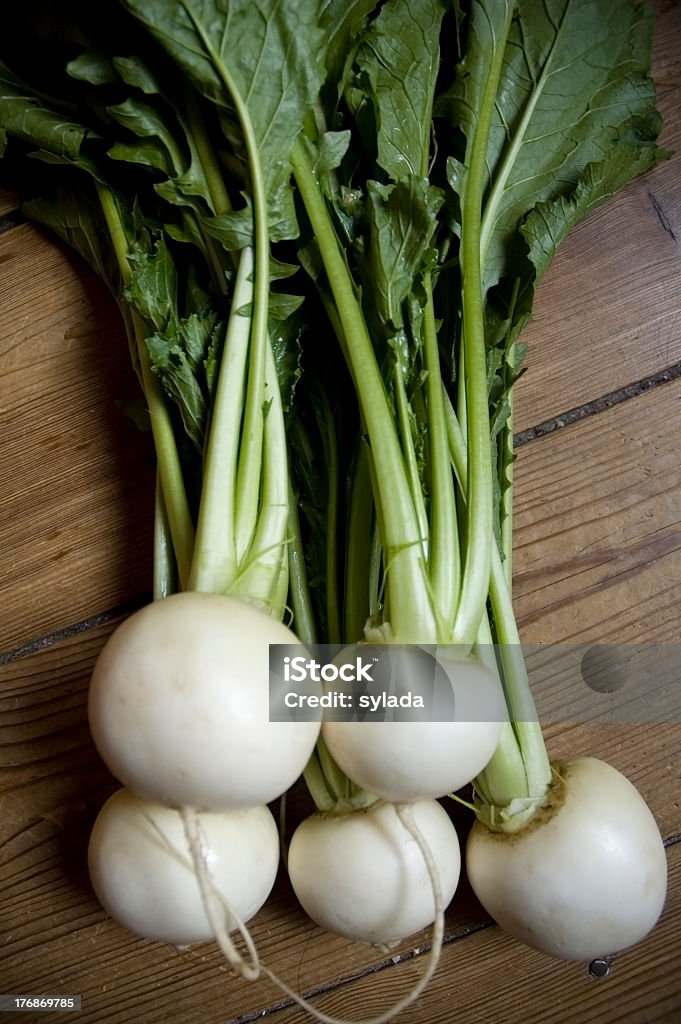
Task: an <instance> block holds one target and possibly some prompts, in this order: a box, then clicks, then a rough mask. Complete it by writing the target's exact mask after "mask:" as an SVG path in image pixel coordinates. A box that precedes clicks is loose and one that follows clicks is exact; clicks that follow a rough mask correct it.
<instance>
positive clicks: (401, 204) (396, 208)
mask: <svg viewBox="0 0 681 1024" xmlns="http://www.w3.org/2000/svg"><path fill="white" fill-rule="evenodd" d="M442 199H443V197H442V193H441V192H440V191H439V190H438V189H436V188H434V187H433V186H432V185H430V184H429V182H428V181H427V180H426V179H425V178H418V177H414V176H411V177H409V178H405V179H404V180H403V181H400V182H398V183H397V184H396V185H388V186H386V185H380V184H378V183H377V182H369V188H368V204H367V213H368V217H369V252H368V265H369V268H370V275H371V278H372V281H373V287H372V289H371V295H372V300H373V303H374V304H375V307H376V310H377V313H378V317H379V319H380V321H381V322H382V323H383V324H384V325H385V327H386V329H387V330H388V332H389V333H392V332H393V331H395V332H397V331H399V330H400V329H401V328H402V326H403V323H404V310H403V304H404V302H405V300H406V299H407V297H408V296H409V295H410V293H411V292H412V290H413V288H414V284H415V280H416V278H417V276H418V275H419V274H420V273H421V271H422V269H423V264H424V260H425V258H426V255H427V253H428V252H429V248H430V245H431V242H432V238H433V234H434V232H435V228H436V226H437V213H438V210H439V209H440V206H441V205H442Z"/></svg>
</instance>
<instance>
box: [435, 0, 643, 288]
mask: <svg viewBox="0 0 681 1024" xmlns="http://www.w3.org/2000/svg"><path fill="white" fill-rule="evenodd" d="M510 3H511V0H474V2H473V4H472V8H471V14H470V22H469V26H468V45H467V50H466V56H465V58H464V59H463V61H462V62H461V64H460V66H459V69H458V74H457V81H456V83H455V85H454V86H453V88H452V90H451V91H450V92H449V93H448V94H446V95H445V96H443V97H442V98H441V100H440V103H439V107H438V109H439V111H440V112H441V113H447V114H448V115H450V116H451V118H452V120H453V122H454V124H459V125H460V126H461V128H462V129H463V132H464V134H465V135H466V137H467V138H469V139H470V138H471V137H472V135H473V134H474V133H475V130H476V124H477V116H478V111H479V109H480V102H481V97H482V92H483V90H484V87H485V81H486V75H487V70H488V67H489V62H490V52H491V51H492V50H494V49H495V48H496V47H498V46H500V45H504V41H503V40H502V39H501V38H500V33H501V26H502V25H503V22H504V17H505V12H506V8H507V6H508V4H510ZM650 31H651V13H650V11H649V10H648V9H647V8H646V7H645V5H643V4H638V3H634V2H632V0H544V2H543V3H536V2H535V0H518V2H515V3H514V16H513V21H512V24H511V30H510V35H509V38H508V41H507V45H505V56H504V69H503V74H502V82H503V87H502V88H501V89H500V90H499V94H498V96H497V98H496V104H495V111H494V115H493V123H492V130H491V136H490V143H489V147H488V151H487V169H488V181H487V198H486V202H485V207H484V210H483V221H482V252H483V256H484V262H485V284H486V286H487V287H488V288H489V287H491V286H493V285H494V284H495V283H496V282H497V281H499V279H500V278H501V277H502V276H507V275H511V274H512V273H513V266H512V256H513V243H512V242H511V241H510V240H511V239H512V238H513V236H514V235H515V233H516V232H517V231H518V228H519V226H520V224H521V222H522V221H523V220H524V218H525V216H526V215H527V214H528V213H529V211H530V210H532V209H533V208H534V207H535V206H537V205H538V204H540V203H551V202H554V201H555V202H556V203H557V205H556V206H555V207H554V212H557V210H558V209H559V208H560V202H561V198H562V197H566V196H569V195H570V194H571V193H573V192H574V191H575V190H576V189H577V188H578V187H579V198H578V200H577V202H575V203H572V204H570V214H571V218H572V219H571V223H574V221H575V220H576V219H577V218H578V216H581V215H582V214H583V213H585V212H587V211H588V209H590V208H591V207H593V206H594V205H595V203H597V202H599V201H600V200H601V199H603V198H604V197H605V196H606V195H607V194H609V191H610V190H611V184H610V183H611V182H614V181H615V180H617V182H618V185H617V186H616V187H620V186H621V185H622V184H624V182H625V181H626V180H628V178H630V177H633V176H634V175H635V174H637V173H640V171H641V170H643V169H645V168H646V167H648V166H650V165H651V164H652V163H653V162H654V161H655V160H656V159H657V158H658V156H659V151H658V150H657V149H656V147H655V145H654V140H655V138H656V136H657V133H658V131H659V127H660V124H659V118H658V117H657V115H656V114H655V112H654V90H653V85H652V82H651V80H650V78H649V75H648V67H649V53H650ZM622 146H623V147H624V148H623V149H621V150H620V152H619V153H618V148H619V147H622ZM455 155H456V154H455ZM632 157H633V159H632ZM591 165H602V166H603V167H606V166H607V168H608V170H607V172H606V173H599V174H595V175H594V174H592V173H591V172H590V171H589V170H588V168H589V167H590V166H591ZM615 166H616V167H617V171H616V172H615V171H614V168H615ZM450 184H451V185H452V187H453V188H456V189H457V190H459V192H461V191H462V190H464V189H465V188H466V175H465V174H464V175H463V176H462V177H459V178H457V180H454V179H453V177H452V176H450ZM567 226H568V227H569V226H570V225H567ZM558 234H559V233H558V232H555V237H556V238H558Z"/></svg>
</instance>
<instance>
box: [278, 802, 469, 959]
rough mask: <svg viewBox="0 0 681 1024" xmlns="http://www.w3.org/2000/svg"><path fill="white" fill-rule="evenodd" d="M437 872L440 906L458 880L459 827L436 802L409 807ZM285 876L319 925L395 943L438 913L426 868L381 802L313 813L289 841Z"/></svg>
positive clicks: (357, 937)
mask: <svg viewBox="0 0 681 1024" xmlns="http://www.w3.org/2000/svg"><path fill="white" fill-rule="evenodd" d="M410 810H411V813H412V815H413V820H414V822H415V824H416V827H417V828H418V830H419V831H420V833H421V836H422V837H423V840H424V842H425V843H426V844H427V846H428V848H429V850H430V854H431V856H432V863H433V865H434V868H435V870H436V872H437V877H438V881H439V888H440V899H441V903H442V906H444V907H446V906H447V904H448V903H449V902H450V900H451V899H452V897H453V896H454V893H455V891H456V887H457V885H458V881H459V873H460V867H461V857H460V850H459V841H458V837H457V834H456V830H455V828H454V826H453V824H452V822H451V820H450V818H449V816H448V814H447V812H446V811H445V810H444V808H443V807H442V806H441V805H440V804H438V803H437V802H436V801H434V800H428V801H421V802H419V803H416V804H414V805H413V806H412V807H411V808H410ZM288 872H289V877H290V879H291V884H292V886H293V889H294V891H295V893H296V896H297V897H298V899H299V901H300V903H301V906H302V907H303V909H304V910H305V911H306V913H307V914H308V915H309V917H311V918H312V920H313V921H315V922H316V923H317V924H318V925H320V927H322V928H326V929H327V930H329V931H332V932H335V933H336V934H338V935H343V936H345V937H346V938H350V939H355V940H357V941H359V942H365V943H370V944H373V945H380V946H391V945H393V944H394V943H396V942H398V941H399V940H400V939H403V938H405V937H406V936H408V935H411V934H413V933H414V932H417V931H419V929H421V928H425V927H426V926H427V925H429V924H432V922H433V921H434V919H435V916H436V908H435V901H434V897H433V885H432V880H431V878H430V875H429V870H428V866H427V864H426V862H425V860H424V857H423V854H422V851H421V849H420V847H419V845H418V843H417V842H416V841H415V839H414V837H413V835H412V834H410V832H409V831H408V830H407V829H406V828H405V826H404V824H403V823H402V821H401V820H400V817H399V815H398V811H397V810H396V808H395V807H394V806H393V805H391V804H388V803H384V802H383V801H379V802H377V803H374V804H372V805H371V806H370V807H368V808H367V809H364V810H356V811H350V812H348V813H345V814H333V813H331V814H315V815H312V816H311V817H309V818H307V819H306V820H305V821H303V822H302V823H301V824H300V825H299V826H298V828H297V829H296V831H295V832H294V834H293V836H292V838H291V844H290V847H289V852H288Z"/></svg>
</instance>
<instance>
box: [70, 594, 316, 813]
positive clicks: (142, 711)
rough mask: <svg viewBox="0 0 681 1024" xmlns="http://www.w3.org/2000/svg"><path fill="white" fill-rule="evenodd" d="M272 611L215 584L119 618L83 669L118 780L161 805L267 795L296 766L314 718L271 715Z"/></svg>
mask: <svg viewBox="0 0 681 1024" xmlns="http://www.w3.org/2000/svg"><path fill="white" fill-rule="evenodd" d="M274 643H276V644H297V643H298V640H297V638H296V637H295V636H294V634H293V633H292V632H291V631H290V630H289V629H287V627H286V626H284V625H283V624H282V623H281V622H278V621H276V620H275V619H273V618H272V617H270V616H269V615H267V614H265V613H264V612H262V611H260V610H258V609H257V608H255V607H253V606H252V605H249V604H247V603H246V602H244V601H242V600H239V599H237V598H233V597H225V596H223V595H218V594H204V593H198V592H185V593H180V594H174V595H172V596H171V597H168V598H165V599H163V600H161V601H155V602H153V603H152V604H150V605H147V606H146V607H145V608H143V609H141V610H140V611H138V612H135V613H134V614H133V615H132V616H130V618H128V619H126V620H125V622H124V623H123V624H122V625H121V626H119V628H118V629H117V630H116V631H115V633H113V634H112V636H111V637H110V638H109V640H108V641H107V643H106V644H105V646H104V648H103V650H102V652H101V654H100V656H99V658H98V660H97V663H96V665H95V669H94V672H93V675H92V681H91V685H90V695H89V719H90V729H91V732H92V736H93V739H94V742H95V745H96V746H97V749H98V751H99V753H100V755H101V757H102V759H103V760H104V761H105V762H106V764H107V765H108V767H109V769H110V770H111V772H112V773H113V774H114V775H115V776H116V778H117V779H119V780H120V782H122V783H123V784H124V785H126V786H129V787H130V788H131V789H133V790H134V791H135V792H136V793H139V794H140V795H141V796H144V797H146V798H147V799H149V800H156V801H158V802H159V803H162V804H166V805H168V806H171V807H182V806H189V807H195V808H198V809H210V810H232V809H237V808H242V807H253V806H257V805H260V804H267V803H270V802H271V801H272V800H274V799H276V798H277V797H279V796H280V795H281V794H282V793H284V792H285V790H287V789H288V788H289V787H290V786H291V785H292V784H293V783H294V782H295V781H296V779H297V778H298V777H299V776H300V774H301V772H302V771H303V768H304V767H305V764H306V762H307V760H308V758H309V756H310V754H311V752H312V750H313V748H314V745H315V742H316V739H317V736H318V733H319V722H316V721H306V722H270V721H269V648H268V645H269V644H274Z"/></svg>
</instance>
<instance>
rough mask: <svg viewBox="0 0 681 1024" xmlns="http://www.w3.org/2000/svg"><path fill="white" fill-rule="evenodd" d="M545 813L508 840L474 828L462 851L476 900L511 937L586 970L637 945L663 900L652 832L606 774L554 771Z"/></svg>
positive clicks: (584, 769)
mask: <svg viewBox="0 0 681 1024" xmlns="http://www.w3.org/2000/svg"><path fill="white" fill-rule="evenodd" d="M554 768H555V770H556V772H557V782H555V783H554V785H553V786H552V788H551V791H550V800H549V803H548V805H547V806H546V807H545V808H544V809H542V810H541V811H539V812H538V813H537V814H536V815H535V816H534V818H533V819H532V820H531V821H530V823H529V824H528V825H526V826H525V827H524V828H522V829H520V830H519V831H518V832H513V833H510V834H506V833H504V832H493V831H490V830H489V829H488V828H487V827H486V826H485V825H483V824H482V823H481V822H480V821H477V822H476V823H475V824H474V825H473V828H472V830H471V832H470V835H469V838H468V842H467V847H466V868H467V873H468V878H469V880H470V883H471V885H472V887H473V890H474V891H475V893H476V895H477V897H478V899H479V900H480V902H481V903H482V904H483V906H484V907H485V908H486V910H487V911H488V912H489V913H490V914H491V916H492V917H493V918H494V919H495V921H497V922H498V924H499V925H501V927H502V928H504V929H505V930H506V931H507V932H509V933H510V934H511V935H514V936H515V937H516V938H518V939H521V940H522V941H523V942H525V943H526V944H527V945H529V946H532V947H534V948H535V949H539V950H541V951H542V952H544V953H548V954H550V955H552V956H555V957H560V958H562V959H566V960H592V959H594V958H595V957H598V956H607V955H609V954H613V953H617V952H618V951H620V950H622V949H625V948H626V947H628V946H632V945H633V944H634V943H636V942H638V941H640V940H641V939H642V938H643V937H644V936H645V935H647V933H648V932H649V931H650V930H651V929H652V928H653V927H654V925H655V923H656V921H657V920H658V918H659V916H660V914H661V912H662V908H663V905H664V900H665V893H666V885H667V864H666V858H665V851H664V846H663V844H662V840H661V838H660V832H659V829H658V827H657V824H656V822H655V819H654V818H653V815H652V814H651V812H650V810H649V809H648V806H647V805H646V803H645V802H644V800H643V798H642V797H641V795H640V794H639V793H638V791H637V790H636V788H635V787H634V786H633V785H632V784H631V783H630V782H629V780H628V779H626V778H625V777H624V776H623V775H622V774H621V773H620V772H618V771H617V770H616V769H615V768H613V767H612V766H611V765H608V764H605V763H604V762H603V761H599V760H597V759H596V758H591V757H586V758H575V759H572V760H569V761H565V762H562V763H560V764H557V765H555V766H554Z"/></svg>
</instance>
